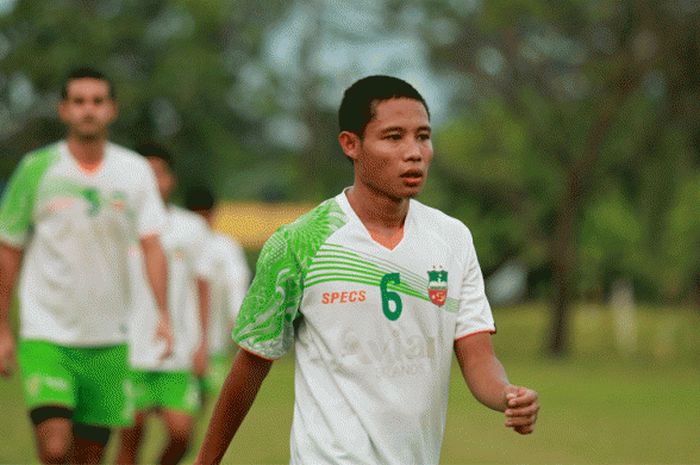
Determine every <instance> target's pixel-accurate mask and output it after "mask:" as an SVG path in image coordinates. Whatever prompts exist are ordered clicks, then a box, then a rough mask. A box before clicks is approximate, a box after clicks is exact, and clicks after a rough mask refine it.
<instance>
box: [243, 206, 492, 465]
mask: <svg viewBox="0 0 700 465" xmlns="http://www.w3.org/2000/svg"><path fill="white" fill-rule="evenodd" d="M482 331H487V332H494V331H495V326H494V322H493V317H492V315H491V309H490V306H489V303H488V301H487V299H486V297H485V294H484V285H483V278H482V275H481V270H480V267H479V263H478V261H477V257H476V252H475V250H474V246H473V243H472V237H471V234H470V232H469V230H468V229H467V227H466V226H464V224H462V223H461V222H460V221H458V220H456V219H454V218H451V217H448V216H447V215H445V214H443V213H441V212H440V211H438V210H435V209H433V208H429V207H427V206H425V205H423V204H421V203H420V202H418V201H415V200H411V202H410V206H409V209H408V215H407V217H406V220H405V225H404V237H403V239H402V240H401V242H400V243H399V244H398V245H397V246H396V247H395V248H394V249H393V250H389V249H387V248H385V247H383V246H381V245H380V244H378V243H377V242H375V241H374V240H373V239H372V238H371V236H370V234H369V232H368V231H367V229H366V228H365V227H364V225H363V224H362V222H361V221H360V220H359V218H358V217H357V215H356V214H355V212H354V211H353V210H352V208H351V206H350V204H349V202H348V200H347V197H346V195H345V193H341V194H340V195H338V196H336V197H335V198H333V199H329V200H327V201H325V202H324V203H322V204H320V205H319V206H318V207H316V208H315V209H314V210H312V211H311V212H309V213H307V214H306V215H304V216H302V217H300V218H299V219H297V220H296V221H295V222H293V223H291V224H289V225H287V226H284V227H282V228H280V229H279V230H278V231H277V232H275V234H274V235H273V236H272V237H271V238H270V239H269V240H268V241H267V243H266V244H265V246H264V247H263V250H262V251H261V255H260V258H259V260H258V264H257V274H256V276H255V278H254V280H253V283H252V285H251V288H250V290H249V292H248V294H247V296H246V298H245V300H244V302H243V305H242V308H241V312H240V314H239V316H238V319H237V321H236V326H235V328H234V340H235V341H236V342H237V343H238V344H239V345H240V346H241V348H243V349H244V350H247V351H250V352H253V353H255V354H258V355H259V356H261V357H265V358H268V359H276V358H278V357H281V356H282V355H283V354H285V353H286V352H287V351H288V350H289V349H290V347H291V345H292V343H294V348H295V353H296V370H295V395H296V399H295V405H294V420H293V425H292V432H291V463H292V464H309V463H333V464H353V465H358V464H379V463H381V464H384V465H392V464H396V465H405V464H437V463H438V461H439V455H440V447H441V443H442V437H443V432H444V425H445V414H446V411H447V398H448V386H449V376H450V366H451V362H452V354H453V345H454V342H455V340H456V339H459V338H461V337H464V336H467V335H470V334H474V333H477V332H482Z"/></svg>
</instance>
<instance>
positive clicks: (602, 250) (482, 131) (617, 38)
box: [385, 0, 700, 354]
mask: <svg viewBox="0 0 700 465" xmlns="http://www.w3.org/2000/svg"><path fill="white" fill-rule="evenodd" d="M699 10H700V6H698V4H697V3H696V2H685V1H664V2H655V1H622V2H605V1H600V2H578V1H564V2H550V1H546V2H543V1H539V0H517V1H492V2H480V1H476V0H461V1H460V0H450V1H413V2H411V1H400V2H399V1H389V2H387V4H386V15H385V17H386V18H387V19H386V20H387V21H388V22H391V23H393V24H394V27H395V28H397V29H401V28H403V27H405V25H406V22H407V18H408V19H409V20H410V22H411V24H412V25H414V26H416V25H417V28H418V30H419V32H420V34H421V36H422V37H423V39H424V41H425V42H426V43H428V44H430V47H429V53H430V55H431V57H432V62H433V65H434V66H435V67H436V68H437V69H439V70H441V71H442V72H443V73H445V75H447V76H450V77H452V79H453V89H451V90H452V92H453V95H454V99H453V101H452V104H453V106H452V108H453V112H454V113H453V114H454V115H455V118H454V119H453V120H452V122H451V123H450V124H448V125H447V127H446V128H445V129H444V130H443V131H440V132H438V134H437V142H436V145H437V147H438V149H439V153H438V157H437V158H436V161H435V168H434V173H436V174H437V175H438V176H439V177H441V178H443V182H444V183H446V184H447V187H446V189H447V190H448V191H449V192H461V193H462V194H464V195H460V196H453V197H451V198H449V197H447V199H448V205H447V206H446V208H447V209H448V210H449V211H452V212H455V213H456V214H457V215H458V216H460V217H462V218H464V219H466V220H467V221H468V223H469V224H470V225H471V226H472V227H473V229H475V235H477V236H478V237H480V242H481V243H482V244H486V245H485V247H484V250H483V253H482V252H480V253H482V255H481V256H482V260H483V262H484V266H485V269H486V270H487V272H488V271H489V270H493V269H494V268H496V267H498V266H499V265H500V264H502V263H503V262H505V261H507V260H508V259H510V258H512V257H513V256H517V257H519V258H520V259H524V260H525V261H526V262H527V263H528V264H529V266H530V267H531V269H533V270H542V271H543V272H542V273H539V275H540V276H547V277H549V278H548V281H549V282H550V283H551V308H552V325H551V330H550V331H549V334H548V341H549V343H548V348H549V350H550V351H551V353H553V354H562V353H564V352H565V351H566V349H567V347H568V313H569V307H570V305H571V302H572V299H573V298H574V297H575V296H576V295H581V294H582V293H583V292H584V291H588V292H591V291H592V290H595V289H598V290H599V291H601V292H602V291H603V288H604V287H605V285H607V284H609V283H610V282H611V281H612V279H614V278H615V277H616V276H619V275H622V276H630V275H631V276H632V277H633V278H634V280H635V282H637V283H638V284H639V285H640V286H641V287H642V288H646V289H649V287H650V286H651V285H652V284H651V283H655V284H656V285H661V286H662V289H661V292H660V294H661V295H662V296H664V297H669V296H674V295H675V296H676V297H680V296H683V295H686V296H687V295H688V291H689V289H690V288H692V287H693V285H694V284H693V281H694V282H695V283H696V282H697V281H696V280H697V279H698V275H699V274H700V273H698V261H697V260H696V261H693V259H685V260H681V259H680V255H681V254H682V253H679V252H674V253H668V250H669V249H671V248H673V246H672V245H671V244H673V243H674V242H676V241H678V240H679V239H681V237H679V236H678V234H681V233H685V234H686V237H684V238H683V240H684V241H685V240H686V239H687V235H690V236H692V237H693V239H692V240H690V241H689V242H688V244H697V240H698V239H697V238H698V236H699V234H700V230H699V229H697V227H696V226H697V221H696V220H694V219H693V218H697V216H698V214H697V204H692V203H691V202H692V201H691V200H688V199H690V198H693V193H692V190H693V188H692V187H689V185H692V184H693V182H695V181H691V179H693V180H694V179H697V173H698V168H699V166H698V146H699V139H700V128H699V127H698V118H697V114H700V112H699V111H698V110H700V108H698V106H699V104H698V102H700V98H698V97H699V96H698V89H699V88H700V87H699V86H698V75H699V73H698V71H700V70H699V69H698V63H700V60H699V57H698V49H699V47H698V45H699V44H698V34H697V31H696V29H697V28H696V26H697V24H698V19H699V18H698V14H699ZM416 17H417V18H419V20H416ZM448 90H450V89H448ZM434 177H435V176H433V178H434ZM680 180H685V181H686V182H678V181H680ZM681 186H684V187H681ZM683 189H685V190H683ZM674 205H675V207H674ZM691 205H694V208H695V214H693V213H692V212H690V211H689V210H688V209H689V208H693V206H691ZM685 215H689V216H685ZM662 238H664V239H665V240H666V241H668V242H667V243H666V244H665V245H664V244H660V243H659V241H660V240H662ZM660 245H661V246H660ZM685 247H688V248H692V247H693V245H685V246H684V248H685ZM690 255H691V256H693V257H697V253H691V254H690ZM684 256H686V255H684ZM582 265H583V266H582ZM681 277H685V279H681ZM582 286H586V289H582V288H581V287H582ZM548 288H549V286H548ZM657 295H658V294H657Z"/></svg>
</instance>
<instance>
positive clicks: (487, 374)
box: [454, 332, 540, 434]
mask: <svg viewBox="0 0 700 465" xmlns="http://www.w3.org/2000/svg"><path fill="white" fill-rule="evenodd" d="M454 350H455V354H456V355H457V361H458V362H459V366H460V368H461V370H462V376H464V380H465V381H466V382H467V385H468V386H469V390H470V391H471V392H472V394H473V395H474V397H475V398H476V399H477V400H478V401H479V402H481V403H482V404H484V405H486V406H487V407H489V408H492V409H494V410H498V411H500V412H505V415H506V423H505V424H506V426H507V427H509V428H513V429H514V430H515V431H516V432H518V433H520V434H529V433H532V432H533V431H534V429H535V421H536V420H537V412H538V411H539V408H540V406H539V402H538V398H537V393H536V392H535V391H533V390H532V389H528V388H525V387H522V386H514V385H512V384H510V382H509V381H508V377H507V375H506V371H505V369H504V368H503V365H502V364H501V362H500V361H499V360H498V358H496V354H495V353H494V350H493V345H492V344H491V334H490V333H488V332H480V333H476V334H472V335H469V336H465V337H462V338H460V339H457V340H456V341H455V344H454Z"/></svg>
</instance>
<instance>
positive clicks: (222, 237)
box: [211, 231, 243, 250]
mask: <svg viewBox="0 0 700 465" xmlns="http://www.w3.org/2000/svg"><path fill="white" fill-rule="evenodd" d="M211 239H212V240H211V242H212V245H215V246H216V247H218V248H221V249H229V250H230V249H234V250H239V249H242V248H243V247H242V246H241V244H240V243H239V242H238V241H237V240H236V239H234V238H233V237H231V236H229V235H228V234H224V233H222V232H219V231H212V232H211Z"/></svg>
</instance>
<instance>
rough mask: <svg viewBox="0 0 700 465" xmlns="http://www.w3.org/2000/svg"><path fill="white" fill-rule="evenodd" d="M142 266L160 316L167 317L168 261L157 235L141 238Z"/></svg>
mask: <svg viewBox="0 0 700 465" xmlns="http://www.w3.org/2000/svg"><path fill="white" fill-rule="evenodd" d="M141 249H142V250H143V260H144V268H145V270H146V277H147V278H148V284H149V285H150V286H151V289H152V291H153V297H154V299H155V301H156V306H157V307H158V312H159V314H160V317H161V318H164V319H168V318H169V316H168V262H167V259H166V257H165V253H164V252H163V248H162V247H161V245H160V239H159V238H158V236H149V237H148V238H144V239H142V240H141Z"/></svg>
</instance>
